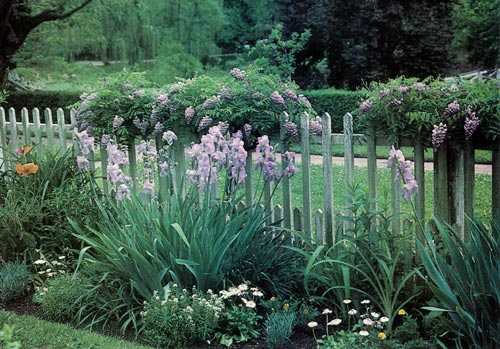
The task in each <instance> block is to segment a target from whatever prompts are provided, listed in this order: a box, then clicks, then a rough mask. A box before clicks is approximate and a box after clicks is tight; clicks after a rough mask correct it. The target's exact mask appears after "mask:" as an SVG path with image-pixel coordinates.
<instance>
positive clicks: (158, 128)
mask: <svg viewBox="0 0 500 349" xmlns="http://www.w3.org/2000/svg"><path fill="white" fill-rule="evenodd" d="M164 129H165V126H163V124H162V123H161V122H159V121H158V122H157V123H156V124H155V127H154V128H153V134H154V135H159V134H161V133H162V132H163V130H164Z"/></svg>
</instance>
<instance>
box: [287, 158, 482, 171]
mask: <svg viewBox="0 0 500 349" xmlns="http://www.w3.org/2000/svg"><path fill="white" fill-rule="evenodd" d="M296 160H297V162H300V161H301V155H300V154H297V157H296ZM366 162H367V160H366V158H355V159H354V166H357V167H366V166H367V164H366ZM311 164H313V165H321V164H323V157H322V156H321V155H311ZM333 164H334V165H344V158H343V157H340V156H334V157H333ZM386 164H387V159H377V166H378V167H385V166H386ZM433 165H434V164H433V163H432V162H426V163H425V170H426V171H432V170H433V168H434V166H433ZM475 170H476V173H481V174H491V165H485V164H476V166H475Z"/></svg>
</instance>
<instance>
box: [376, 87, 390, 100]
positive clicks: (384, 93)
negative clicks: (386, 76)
mask: <svg viewBox="0 0 500 349" xmlns="http://www.w3.org/2000/svg"><path fill="white" fill-rule="evenodd" d="M390 92H391V91H390V90H389V89H388V88H383V89H381V90H380V91H379V92H378V99H383V98H385V97H387V96H388V95H389V93H390Z"/></svg>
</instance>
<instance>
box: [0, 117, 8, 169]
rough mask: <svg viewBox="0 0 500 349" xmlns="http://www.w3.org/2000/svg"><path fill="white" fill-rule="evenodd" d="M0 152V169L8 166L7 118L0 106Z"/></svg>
mask: <svg viewBox="0 0 500 349" xmlns="http://www.w3.org/2000/svg"><path fill="white" fill-rule="evenodd" d="M0 145H1V149H0V154H1V155H2V157H1V159H2V161H1V162H0V169H1V170H5V169H8V168H9V161H8V153H7V120H6V119H5V110H4V109H3V108H0Z"/></svg>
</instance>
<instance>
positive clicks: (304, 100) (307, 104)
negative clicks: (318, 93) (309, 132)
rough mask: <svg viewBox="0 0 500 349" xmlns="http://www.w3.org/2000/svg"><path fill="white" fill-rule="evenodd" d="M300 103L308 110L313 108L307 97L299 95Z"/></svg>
mask: <svg viewBox="0 0 500 349" xmlns="http://www.w3.org/2000/svg"><path fill="white" fill-rule="evenodd" d="M298 102H299V104H300V105H302V106H304V107H306V108H308V109H311V108H312V105H311V102H309V100H308V99H307V97H306V96H304V95H299V97H298Z"/></svg>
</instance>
